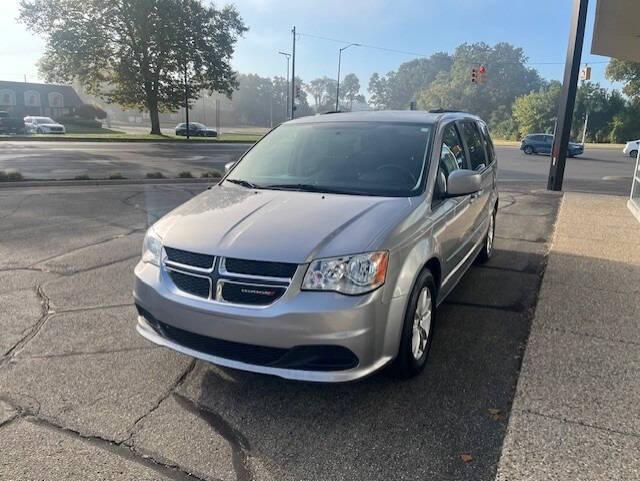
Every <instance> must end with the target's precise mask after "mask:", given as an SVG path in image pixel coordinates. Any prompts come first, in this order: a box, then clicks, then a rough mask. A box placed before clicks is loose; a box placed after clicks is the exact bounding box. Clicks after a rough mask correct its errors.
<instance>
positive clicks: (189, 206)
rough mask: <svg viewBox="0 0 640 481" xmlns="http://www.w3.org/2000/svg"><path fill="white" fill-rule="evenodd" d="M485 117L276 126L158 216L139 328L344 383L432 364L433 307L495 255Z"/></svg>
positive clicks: (172, 342) (368, 115) (165, 341)
mask: <svg viewBox="0 0 640 481" xmlns="http://www.w3.org/2000/svg"><path fill="white" fill-rule="evenodd" d="M496 167H497V166H496V159H495V153H494V148H493V144H492V142H491V138H490V137H489V132H488V130H487V126H486V124H485V123H484V122H483V121H482V120H480V119H479V118H477V117H474V116H472V115H470V114H466V113H459V112H447V111H440V110H439V111H431V112H419V111H400V112H357V113H337V114H328V115H321V116H315V117H305V118H301V119H297V120H294V121H291V122H287V123H285V124H283V125H281V126H280V127H278V128H276V129H274V130H273V131H271V132H270V133H269V134H268V135H266V136H265V137H264V138H263V139H262V140H261V141H259V142H258V143H257V144H256V145H255V146H254V147H253V148H251V149H250V150H249V151H248V152H247V153H246V154H245V155H244V156H243V157H242V158H241V159H240V160H239V161H238V162H237V163H236V164H235V165H233V166H230V169H229V171H228V172H227V174H226V176H225V177H224V178H223V179H222V181H221V182H220V183H219V184H217V185H215V186H212V187H211V188H210V189H209V190H207V191H205V192H204V193H202V194H200V195H198V196H196V197H195V198H193V199H192V200H190V201H188V202H187V203H185V204H184V205H182V206H180V207H178V208H177V209H175V210H174V211H173V212H171V213H169V214H167V215H166V216H165V217H163V218H162V219H160V220H159V221H158V222H156V223H155V224H154V225H153V226H152V227H151V228H150V229H149V231H148V232H147V234H146V237H145V240H144V246H143V253H142V259H141V261H140V263H139V264H138V265H137V266H136V269H135V277H136V279H135V288H134V296H135V303H136V306H137V309H138V312H139V318H138V325H137V330H138V332H139V333H140V334H142V335H143V336H144V337H146V338H147V339H149V340H151V341H152V342H154V343H156V344H159V345H162V346H166V347H169V348H172V349H175V350H176V351H179V352H182V353H184V354H187V355H189V356H193V357H196V358H199V359H203V360H206V361H209V362H212V363H214V364H218V365H221V366H228V367H232V368H237V369H243V370H247V371H253V372H259V373H265V374H272V375H276V376H280V377H284V378H289V379H299V380H309V381H323V382H340V381H350V380H354V379H358V378H361V377H363V376H366V375H368V374H370V373H373V372H374V371H376V370H378V369H380V368H382V367H383V366H386V365H391V368H392V371H393V372H395V373H396V374H398V375H399V376H401V377H411V376H414V375H416V374H418V373H419V372H420V371H421V370H422V369H423V368H424V366H425V363H426V360H427V356H428V354H429V349H430V346H431V340H432V338H433V332H434V326H435V322H436V312H437V308H438V305H439V304H440V303H442V301H443V300H444V299H445V298H446V296H447V294H449V292H450V291H451V290H452V289H453V287H454V286H455V285H456V284H457V283H458V281H459V280H460V278H461V277H462V276H463V275H464V273H465V272H466V271H467V269H468V268H469V266H470V265H471V264H472V263H473V261H474V260H475V259H476V258H479V259H480V260H487V259H488V258H489V257H490V256H491V253H492V250H493V239H494V231H495V216H496V211H497V205H498V191H497V189H496Z"/></svg>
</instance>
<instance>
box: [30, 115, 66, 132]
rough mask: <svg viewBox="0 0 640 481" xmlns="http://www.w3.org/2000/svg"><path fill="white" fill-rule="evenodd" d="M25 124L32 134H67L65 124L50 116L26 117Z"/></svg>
mask: <svg viewBox="0 0 640 481" xmlns="http://www.w3.org/2000/svg"><path fill="white" fill-rule="evenodd" d="M24 126H25V128H26V130H27V132H29V133H31V134H65V133H66V132H67V131H66V129H65V128H64V125H62V124H60V123H58V122H56V121H55V120H53V119H52V118H50V117H25V118H24Z"/></svg>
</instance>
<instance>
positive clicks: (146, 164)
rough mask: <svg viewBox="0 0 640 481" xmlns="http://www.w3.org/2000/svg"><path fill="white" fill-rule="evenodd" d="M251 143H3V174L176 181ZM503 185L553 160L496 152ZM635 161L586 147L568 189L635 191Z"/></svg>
mask: <svg viewBox="0 0 640 481" xmlns="http://www.w3.org/2000/svg"><path fill="white" fill-rule="evenodd" d="M248 147H249V145H247V144H213V145H211V144H189V145H185V144H173V143H98V142H94V143H84V142H8V141H3V142H2V143H0V170H7V169H15V170H18V171H19V172H21V173H22V174H23V175H24V176H25V177H29V178H33V179H60V178H64V179H72V178H74V177H76V176H79V175H88V176H89V177H91V178H107V177H109V175H111V174H114V173H120V174H122V175H123V176H125V177H127V178H141V177H144V176H145V175H146V174H147V173H149V172H162V173H163V174H165V175H166V176H168V177H176V176H177V174H178V173H179V172H183V171H189V172H191V173H192V174H193V175H194V176H199V175H200V174H201V173H202V172H205V171H207V170H211V169H218V170H221V169H223V168H224V164H225V163H227V162H230V161H232V160H235V159H237V158H238V157H239V156H240V155H242V153H243V152H245V151H246V149H247V148H248ZM497 155H498V161H499V163H500V170H499V172H500V174H499V175H500V180H501V181H503V182H505V183H509V182H515V183H516V184H518V185H519V186H520V185H521V184H522V183H523V182H526V183H527V185H529V186H536V187H539V188H544V187H545V186H546V179H547V176H548V171H549V157H546V156H538V155H533V156H526V155H524V154H523V153H522V152H520V150H519V149H518V148H516V147H498V148H497ZM633 166H634V159H631V158H630V157H628V156H625V155H624V154H622V152H620V151H619V150H618V149H617V148H616V149H613V148H591V149H589V148H587V150H586V152H585V154H584V155H583V156H580V157H577V158H574V159H568V161H567V170H566V176H565V179H566V184H565V186H566V189H567V190H579V191H589V190H590V191H598V192H609V193H618V194H626V193H628V192H629V191H630V190H631V173H632V171H633Z"/></svg>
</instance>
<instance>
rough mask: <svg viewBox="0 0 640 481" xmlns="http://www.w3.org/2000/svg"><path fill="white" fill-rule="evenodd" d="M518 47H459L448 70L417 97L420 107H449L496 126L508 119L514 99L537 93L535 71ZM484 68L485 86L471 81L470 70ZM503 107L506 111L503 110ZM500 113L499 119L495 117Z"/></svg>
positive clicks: (505, 44)
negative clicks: (485, 70) (475, 67)
mask: <svg viewBox="0 0 640 481" xmlns="http://www.w3.org/2000/svg"><path fill="white" fill-rule="evenodd" d="M526 60H527V59H526V57H525V55H524V51H523V50H522V49H521V48H516V47H514V46H513V45H510V44H508V43H498V44H496V45H494V46H493V47H491V46H489V45H487V44H486V43H474V44H462V45H460V46H459V47H458V48H456V51H455V53H454V55H453V63H452V65H451V69H450V70H449V71H443V72H440V73H439V74H438V75H437V76H436V79H435V80H434V81H433V82H432V83H431V84H430V85H429V86H428V87H427V88H425V89H424V90H423V91H422V93H420V94H419V96H418V103H419V105H420V106H421V107H422V108H425V109H430V108H437V107H441V108H451V109H460V110H466V111H469V112H472V113H474V114H477V115H479V116H480V117H483V118H485V119H487V120H490V121H491V123H492V124H496V123H498V122H501V121H503V120H505V119H507V118H508V117H509V116H510V108H511V106H512V105H513V102H514V100H515V99H516V98H517V97H519V96H522V95H525V94H527V93H529V92H531V91H534V90H538V89H539V88H540V86H541V85H542V80H541V79H540V76H539V75H538V72H537V71H536V70H534V69H531V68H528V67H527V66H526ZM479 65H484V66H486V68H487V74H486V83H484V84H478V83H476V84H474V83H472V82H471V69H472V68H473V67H474V66H479ZM505 107H506V108H505ZM498 114H499V116H498Z"/></svg>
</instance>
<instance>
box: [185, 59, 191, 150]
mask: <svg viewBox="0 0 640 481" xmlns="http://www.w3.org/2000/svg"><path fill="white" fill-rule="evenodd" d="M184 116H185V120H186V122H187V140H189V139H190V138H191V136H190V132H189V130H190V128H189V82H188V80H187V64H186V62H185V64H184Z"/></svg>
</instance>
